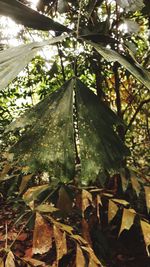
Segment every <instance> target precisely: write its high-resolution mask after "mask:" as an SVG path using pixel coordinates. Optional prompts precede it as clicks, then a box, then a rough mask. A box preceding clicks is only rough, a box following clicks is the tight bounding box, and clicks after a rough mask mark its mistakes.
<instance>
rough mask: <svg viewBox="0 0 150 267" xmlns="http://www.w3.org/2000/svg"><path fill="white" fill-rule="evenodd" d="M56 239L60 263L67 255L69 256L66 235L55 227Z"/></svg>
mask: <svg viewBox="0 0 150 267" xmlns="http://www.w3.org/2000/svg"><path fill="white" fill-rule="evenodd" d="M53 229H54V238H55V244H56V251H57V261H59V260H60V259H61V258H62V257H63V256H64V255H65V254H67V241H66V233H65V232H62V231H61V230H60V229H59V228H58V227H56V226H55V225H54V227H53Z"/></svg>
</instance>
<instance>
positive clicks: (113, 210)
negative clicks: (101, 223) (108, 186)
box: [108, 199, 118, 222]
mask: <svg viewBox="0 0 150 267" xmlns="http://www.w3.org/2000/svg"><path fill="white" fill-rule="evenodd" d="M117 211H118V206H117V205H116V204H115V203H114V202H113V201H112V200H111V199H109V203H108V222H110V221H111V220H112V219H113V218H114V217H115V215H116V213H117Z"/></svg>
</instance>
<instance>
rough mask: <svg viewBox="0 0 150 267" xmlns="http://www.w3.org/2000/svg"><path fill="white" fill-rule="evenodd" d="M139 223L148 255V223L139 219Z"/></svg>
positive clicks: (149, 240) (149, 228)
mask: <svg viewBox="0 0 150 267" xmlns="http://www.w3.org/2000/svg"><path fill="white" fill-rule="evenodd" d="M140 223H141V228H142V232H143V236H144V241H145V245H146V251H147V254H148V256H150V251H149V249H148V247H149V245H150V224H149V223H147V222H145V221H142V220H141V221H140Z"/></svg>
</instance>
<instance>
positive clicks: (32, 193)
mask: <svg viewBox="0 0 150 267" xmlns="http://www.w3.org/2000/svg"><path fill="white" fill-rule="evenodd" d="M47 188H48V185H39V186H34V187H31V188H29V189H28V190H27V191H26V192H25V193H24V195H23V199H24V201H25V202H27V203H28V204H29V203H30V202H33V201H35V200H36V199H37V197H38V195H39V194H40V193H41V192H42V191H44V190H46V189H47Z"/></svg>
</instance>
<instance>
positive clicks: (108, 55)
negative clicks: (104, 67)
mask: <svg viewBox="0 0 150 267" xmlns="http://www.w3.org/2000/svg"><path fill="white" fill-rule="evenodd" d="M86 42H87V43H89V44H91V45H92V46H93V47H94V48H95V49H96V50H97V51H98V52H99V53H100V54H101V55H102V56H103V57H104V58H105V59H106V60H107V61H113V62H115V61H118V62H119V63H120V64H121V65H122V66H123V67H125V68H126V69H127V70H128V71H129V72H131V73H132V74H133V75H134V76H135V78H136V79H138V80H139V81H141V82H142V83H143V84H144V85H145V86H146V87H147V88H149V89H150V74H149V72H148V71H147V70H145V69H144V68H143V67H142V66H141V65H140V64H139V63H138V62H137V61H136V60H135V59H134V58H133V57H131V55H130V56H124V55H121V54H119V53H118V52H117V51H114V50H112V49H109V48H107V47H104V46H102V45H101V44H97V43H94V42H91V41H87V40H86ZM130 54H132V53H131V52H130Z"/></svg>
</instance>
